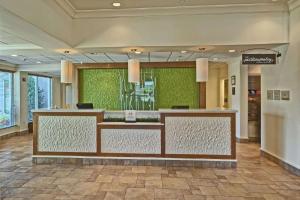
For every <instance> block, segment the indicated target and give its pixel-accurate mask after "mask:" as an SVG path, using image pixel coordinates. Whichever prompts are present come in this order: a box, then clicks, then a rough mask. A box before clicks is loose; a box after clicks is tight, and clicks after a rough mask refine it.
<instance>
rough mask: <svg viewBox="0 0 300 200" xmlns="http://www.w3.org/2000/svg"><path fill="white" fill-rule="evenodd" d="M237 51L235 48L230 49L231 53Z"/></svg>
mask: <svg viewBox="0 0 300 200" xmlns="http://www.w3.org/2000/svg"><path fill="white" fill-rule="evenodd" d="M235 51H236V50H235V49H230V50H228V52H229V53H234V52H235Z"/></svg>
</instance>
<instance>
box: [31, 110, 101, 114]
mask: <svg viewBox="0 0 300 200" xmlns="http://www.w3.org/2000/svg"><path fill="white" fill-rule="evenodd" d="M32 112H39V113H41V112H45V113H49V112H53V113H56V112H62V113H65V112H90V113H99V112H104V109H37V110H32Z"/></svg>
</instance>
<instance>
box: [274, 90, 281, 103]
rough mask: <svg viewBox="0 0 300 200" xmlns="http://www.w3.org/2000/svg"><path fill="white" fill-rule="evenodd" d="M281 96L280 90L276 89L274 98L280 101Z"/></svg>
mask: <svg viewBox="0 0 300 200" xmlns="http://www.w3.org/2000/svg"><path fill="white" fill-rule="evenodd" d="M280 96H281V95H280V90H274V100H276V101H279V100H280Z"/></svg>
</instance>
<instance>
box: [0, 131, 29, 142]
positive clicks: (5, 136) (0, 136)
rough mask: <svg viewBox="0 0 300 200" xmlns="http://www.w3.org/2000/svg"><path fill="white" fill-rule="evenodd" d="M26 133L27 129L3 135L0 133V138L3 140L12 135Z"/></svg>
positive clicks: (27, 132)
mask: <svg viewBox="0 0 300 200" xmlns="http://www.w3.org/2000/svg"><path fill="white" fill-rule="evenodd" d="M26 134H30V133H29V131H28V130H23V131H16V132H12V133H8V134H5V135H0V140H5V139H8V138H11V137H14V136H21V135H26Z"/></svg>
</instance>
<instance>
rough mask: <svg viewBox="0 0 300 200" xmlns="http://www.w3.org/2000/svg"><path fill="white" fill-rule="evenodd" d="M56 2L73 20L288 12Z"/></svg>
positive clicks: (262, 7)
mask: <svg viewBox="0 0 300 200" xmlns="http://www.w3.org/2000/svg"><path fill="white" fill-rule="evenodd" d="M56 2H57V3H58V5H59V6H60V7H61V8H62V9H63V10H65V12H66V13H67V14H68V15H69V16H70V17H72V18H73V19H81V18H113V17H139V16H166V15H198V14H225V13H257V12H288V5H287V4H285V3H275V4H274V3H259V4H224V5H203V6H181V7H164V8H162V7H161V8H130V9H96V10H77V9H76V8H75V7H74V6H73V5H72V4H71V3H70V2H69V0H56Z"/></svg>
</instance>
